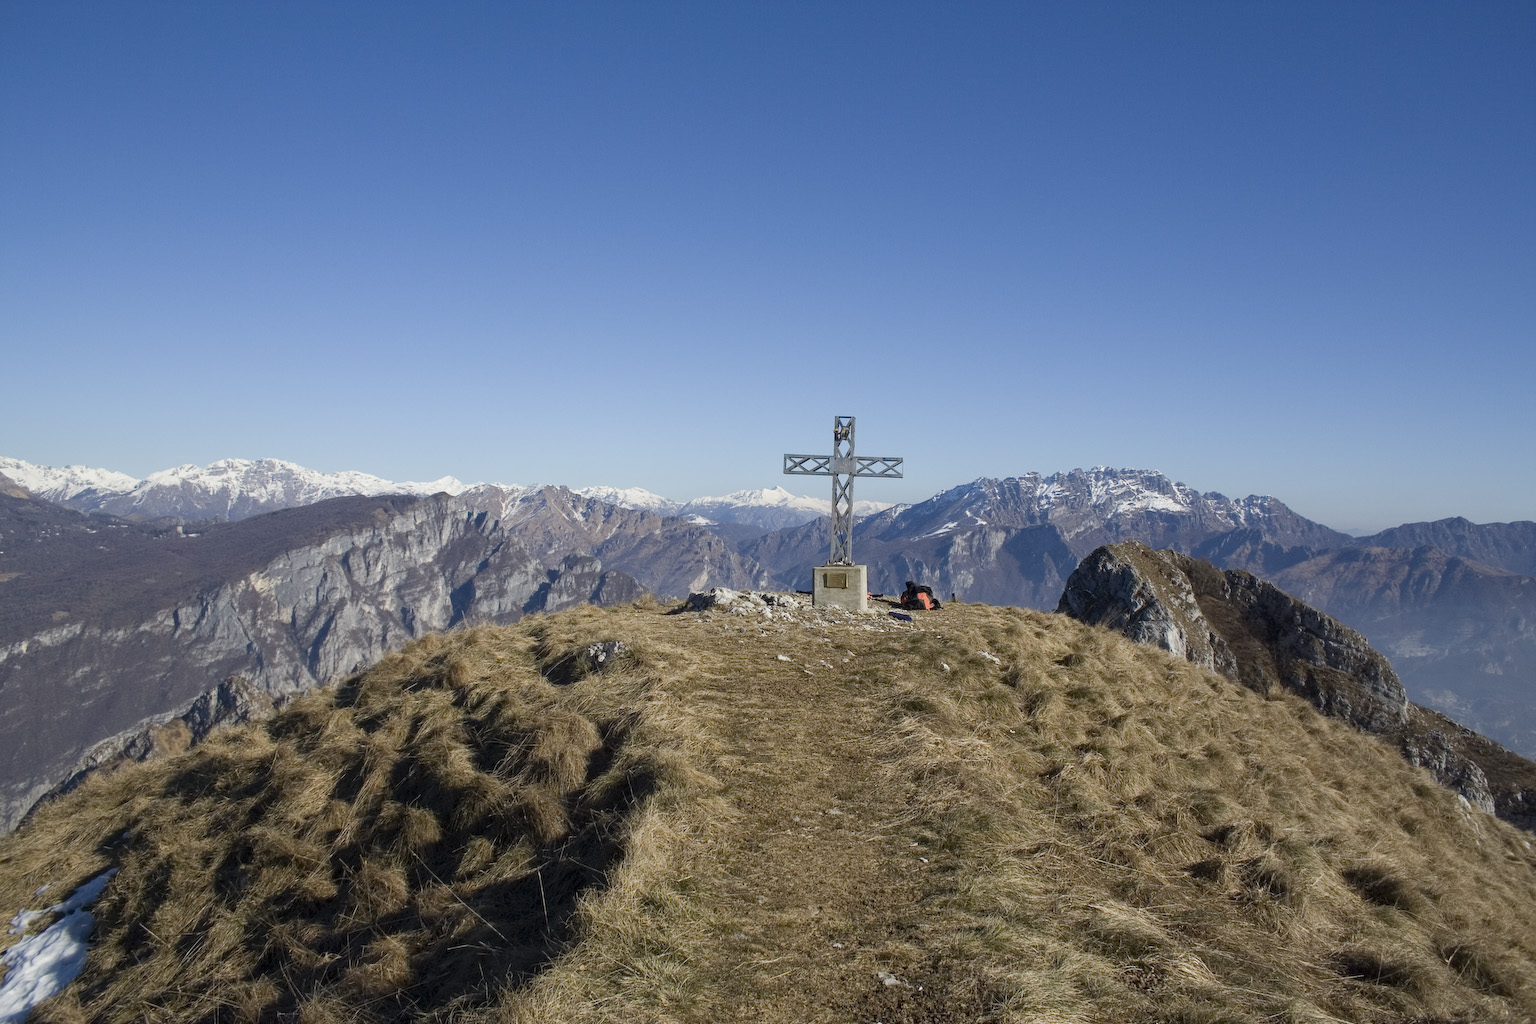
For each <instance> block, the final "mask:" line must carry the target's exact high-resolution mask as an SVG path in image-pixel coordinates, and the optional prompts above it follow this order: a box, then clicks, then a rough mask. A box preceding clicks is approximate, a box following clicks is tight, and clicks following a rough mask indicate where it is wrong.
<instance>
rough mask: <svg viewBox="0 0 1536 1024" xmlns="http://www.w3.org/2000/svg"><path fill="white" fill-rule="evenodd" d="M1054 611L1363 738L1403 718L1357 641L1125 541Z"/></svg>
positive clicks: (1383, 669)
mask: <svg viewBox="0 0 1536 1024" xmlns="http://www.w3.org/2000/svg"><path fill="white" fill-rule="evenodd" d="M1056 610H1057V611H1059V612H1063V613H1065V614H1067V615H1071V616H1072V617H1073V618H1075V619H1078V620H1080V621H1083V622H1088V623H1092V624H1094V625H1102V626H1107V627H1109V628H1110V629H1114V630H1116V631H1118V632H1120V633H1123V634H1125V635H1126V636H1127V637H1129V638H1130V639H1132V640H1135V641H1136V642H1137V643H1142V644H1151V645H1154V646H1157V647H1161V648H1163V650H1165V651H1169V652H1171V653H1173V654H1177V655H1179V656H1180V657H1183V658H1185V659H1186V660H1188V661H1191V662H1193V663H1195V664H1196V665H1200V666H1202V667H1204V668H1209V669H1213V670H1215V671H1217V672H1220V673H1221V674H1222V675H1224V676H1226V677H1227V678H1229V679H1231V680H1233V681H1234V682H1238V683H1241V684H1243V685H1244V686H1246V687H1248V688H1249V689H1251V690H1255V691H1257V692H1259V693H1271V692H1274V691H1275V690H1276V689H1285V690H1289V691H1291V692H1293V693H1296V694H1299V695H1301V696H1303V697H1305V698H1306V699H1307V700H1308V701H1310V702H1311V703H1312V705H1313V706H1314V707H1316V708H1317V709H1318V710H1319V711H1321V712H1323V713H1324V714H1326V715H1329V716H1331V717H1334V718H1341V719H1344V720H1345V721H1347V722H1349V723H1350V724H1352V725H1354V726H1356V727H1357V728H1360V729H1364V730H1366V731H1368V732H1381V731H1383V730H1386V729H1389V728H1392V727H1394V726H1398V725H1402V724H1403V723H1405V722H1406V721H1407V718H1408V696H1407V694H1406V692H1404V690H1403V684H1402V683H1401V682H1400V681H1399V680H1398V678H1397V673H1396V672H1394V671H1392V666H1391V664H1389V663H1388V661H1387V659H1386V658H1384V657H1382V656H1381V655H1380V654H1378V653H1377V652H1376V651H1375V650H1373V649H1372V648H1371V645H1370V644H1369V643H1367V642H1366V640H1365V638H1364V637H1363V636H1361V635H1360V634H1359V633H1357V632H1355V631H1354V630H1352V629H1350V628H1349V627H1348V626H1346V625H1344V624H1343V623H1341V622H1339V621H1338V620H1336V619H1332V618H1330V617H1328V616H1327V615H1324V614H1323V613H1322V612H1319V611H1318V610H1317V609H1315V608H1311V607H1309V606H1307V605H1305V604H1302V603H1301V602H1300V601H1297V600H1296V599H1295V598H1293V597H1291V596H1290V595H1289V594H1287V593H1285V592H1284V591H1282V590H1280V589H1279V588H1278V587H1276V586H1274V585H1273V584H1270V583H1266V582H1265V581H1263V580H1261V579H1259V578H1257V577H1256V576H1253V575H1252V574H1250V573H1246V572H1242V571H1241V570H1236V569H1230V570H1227V571H1225V572H1223V571H1222V570H1220V569H1217V568H1215V567H1214V566H1212V565H1211V564H1210V563H1208V562H1203V561H1201V560H1199V559H1196V558H1191V557H1190V556H1188V555H1184V554H1180V553H1179V552H1177V551H1154V550H1152V549H1151V548H1149V547H1147V546H1146V545H1145V544H1142V543H1140V542H1139V541H1127V542H1125V543H1123V544H1115V545H1111V546H1106V547H1102V548H1099V549H1097V550H1096V551H1094V552H1093V553H1092V554H1090V555H1089V556H1088V557H1087V558H1085V559H1084V560H1083V562H1082V564H1081V565H1079V566H1078V568H1077V570H1076V571H1075V572H1073V574H1072V576H1071V577H1070V578H1069V579H1068V580H1067V586H1066V589H1065V590H1064V591H1063V592H1062V596H1061V601H1060V603H1059V604H1058V606H1057V609H1056Z"/></svg>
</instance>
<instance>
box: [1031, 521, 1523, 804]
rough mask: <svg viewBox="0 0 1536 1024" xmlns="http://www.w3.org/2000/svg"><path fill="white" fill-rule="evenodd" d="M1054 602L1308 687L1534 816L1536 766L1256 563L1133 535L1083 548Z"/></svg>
mask: <svg viewBox="0 0 1536 1024" xmlns="http://www.w3.org/2000/svg"><path fill="white" fill-rule="evenodd" d="M1056 610H1057V611H1058V612H1061V613H1064V614H1067V615H1070V616H1072V617H1073V618H1075V619H1078V620H1080V621H1083V622H1088V623H1091V624H1095V625H1102V626H1106V627H1108V628H1110V629H1114V630H1116V631H1117V632H1120V633H1122V634H1124V635H1125V636H1127V637H1129V638H1130V639H1132V640H1134V641H1136V642H1137V643H1141V644H1147V645H1150V646H1156V647H1161V648H1162V649H1163V650H1166V651H1169V652H1171V653H1173V654H1176V655H1178V656H1180V657H1182V658H1185V659H1186V660H1188V661H1190V662H1193V663H1194V664H1196V665H1200V666H1202V667H1205V668H1209V669H1212V670H1214V671H1216V672H1219V673H1221V674H1222V675H1224V676H1226V677H1227V678H1229V679H1231V680H1233V681H1234V682H1237V683H1240V684H1242V685H1243V686H1246V687H1248V688H1249V689H1251V690H1255V691H1257V692H1259V693H1265V694H1269V693H1274V692H1277V691H1279V690H1285V691H1289V692H1291V693H1295V694H1298V695H1300V696H1301V697H1303V698H1305V699H1306V700H1307V701H1309V702H1310V703H1311V704H1312V705H1313V706H1314V707H1315V708H1317V709H1318V710H1319V711H1320V712H1322V713H1323V714H1325V715H1328V716H1330V717H1332V718H1338V719H1341V720H1343V721H1345V722H1348V723H1349V724H1351V725H1353V726H1354V727H1356V728H1358V729H1361V730H1363V731H1365V732H1371V733H1376V734H1378V735H1381V736H1382V737H1383V738H1384V739H1386V740H1388V741H1389V742H1392V743H1394V744H1395V745H1396V746H1398V747H1399V749H1401V750H1402V752H1403V755H1404V757H1405V758H1407V759H1408V761H1410V762H1411V763H1412V764H1415V765H1419V766H1421V767H1423V768H1425V769H1426V770H1427V771H1429V772H1430V774H1431V775H1433V776H1434V777H1435V779H1436V780H1437V781H1439V782H1440V783H1441V784H1442V785H1444V786H1447V787H1448V788H1451V789H1453V790H1455V791H1457V792H1458V793H1460V794H1461V795H1462V796H1464V797H1466V798H1467V800H1468V801H1469V802H1470V803H1472V804H1473V805H1475V806H1477V807H1480V808H1482V809H1483V810H1485V811H1489V812H1490V813H1496V814H1498V815H1500V816H1501V817H1504V818H1506V819H1507V820H1509V821H1511V822H1513V823H1515V824H1518V825H1521V826H1522V827H1526V828H1531V827H1532V826H1533V825H1536V813H1533V812H1536V764H1532V763H1531V762H1529V761H1526V760H1525V759H1524V758H1521V757H1519V756H1518V755H1516V754H1514V753H1512V752H1510V751H1508V750H1505V749H1504V748H1502V747H1500V746H1499V745H1498V744H1496V743H1494V742H1493V741H1491V740H1489V739H1487V738H1486V737H1483V736H1479V735H1478V734H1476V733H1474V732H1471V731H1470V730H1467V729H1463V728H1461V727H1460V726H1458V725H1457V724H1456V723H1455V722H1453V721H1451V720H1450V719H1448V718H1445V716H1443V715H1440V714H1439V713H1437V712H1434V711H1430V710H1428V709H1425V708H1420V707H1418V706H1416V705H1414V704H1410V703H1409V702H1408V698H1407V694H1406V693H1405V692H1404V689H1403V685H1402V683H1401V681H1400V680H1399V679H1398V677H1397V673H1396V672H1394V671H1393V669H1392V666H1391V664H1390V663H1388V661H1387V659H1386V658H1385V657H1383V656H1382V655H1381V654H1380V653H1379V652H1377V651H1376V650H1374V649H1373V648H1372V647H1371V645H1370V644H1369V643H1367V642H1366V640H1365V638H1364V637H1363V636H1361V635H1360V634H1359V633H1357V632H1355V631H1354V630H1353V629H1350V628H1349V627H1348V626H1345V625H1344V624H1343V623H1341V622H1339V621H1338V620H1336V619H1333V618H1331V617H1329V616H1328V615H1325V614H1323V613H1322V612H1320V611H1318V610H1317V609H1316V608H1313V607H1311V606H1310V605H1307V604H1305V603H1303V602H1302V601H1299V600H1297V599H1296V598H1294V597H1292V596H1291V595H1289V594H1287V593H1285V592H1284V591H1283V590H1281V589H1280V588H1278V587H1276V586H1274V585H1273V584H1271V583H1268V582H1265V581H1264V580H1260V579H1258V578H1256V577H1254V576H1253V575H1251V574H1249V573H1246V572H1243V571H1241V570H1236V569H1229V570H1225V571H1223V570H1220V569H1217V568H1216V567H1215V566H1213V565H1211V564H1210V563H1208V562H1204V561H1201V560H1200V559H1196V558H1191V557H1190V556H1188V555H1184V554H1180V553H1178V552H1175V551H1154V550H1152V549H1151V548H1149V547H1147V546H1146V545H1145V544H1142V543H1140V542H1137V541H1128V542H1125V543H1122V544H1115V545H1110V546H1105V547H1101V548H1099V549H1097V550H1096V551H1094V552H1093V553H1092V554H1090V555H1089V556H1088V557H1087V558H1085V559H1084V560H1083V562H1082V564H1081V565H1079V566H1078V568H1077V570H1076V571H1075V572H1074V573H1073V574H1072V576H1071V577H1070V578H1069V579H1068V581H1067V586H1066V590H1065V591H1064V592H1063V593H1062V596H1061V601H1060V603H1059V604H1058V606H1057V609H1056Z"/></svg>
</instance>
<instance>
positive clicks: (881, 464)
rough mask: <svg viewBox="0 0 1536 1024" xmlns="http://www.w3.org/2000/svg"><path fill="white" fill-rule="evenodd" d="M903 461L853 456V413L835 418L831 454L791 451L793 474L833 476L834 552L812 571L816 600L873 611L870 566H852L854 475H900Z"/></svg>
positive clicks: (787, 464)
mask: <svg viewBox="0 0 1536 1024" xmlns="http://www.w3.org/2000/svg"><path fill="white" fill-rule="evenodd" d="M902 461H903V460H901V459H895V458H890V457H888V456H881V457H879V458H869V457H865V456H858V455H854V454H853V417H852V416H836V417H833V420H832V454H831V455H786V456H784V472H785V473H786V474H788V475H792V476H793V475H800V476H830V477H831V478H832V554H831V557H829V558H828V559H827V564H826V565H823V566H821V567H819V568H817V569H816V570H815V571H814V572H813V573H812V574H811V577H812V579H811V594H812V597H811V601H812V603H813V604H815V605H817V606H818V607H820V606H824V605H836V606H837V607H840V608H848V609H850V610H853V611H861V612H862V611H867V610H868V609H869V600H868V598H869V588H868V580H869V574H868V568H867V567H866V566H862V565H854V564H853V478H854V477H856V476H883V477H891V478H898V479H899V478H900V477H901V464H902Z"/></svg>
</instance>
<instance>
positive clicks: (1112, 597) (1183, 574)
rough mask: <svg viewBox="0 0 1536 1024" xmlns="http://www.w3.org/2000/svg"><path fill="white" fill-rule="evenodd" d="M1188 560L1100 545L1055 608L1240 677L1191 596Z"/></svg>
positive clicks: (1134, 546)
mask: <svg viewBox="0 0 1536 1024" xmlns="http://www.w3.org/2000/svg"><path fill="white" fill-rule="evenodd" d="M1191 561H1192V560H1191V559H1190V558H1189V557H1188V556H1186V555H1181V554H1179V553H1178V552H1176V551H1154V550H1153V549H1151V548H1149V547H1147V546H1146V545H1145V544H1140V543H1136V542H1129V543H1125V544H1117V545H1114V546H1112V547H1111V546H1105V547H1101V548H1099V549H1098V550H1096V551H1094V552H1093V553H1092V554H1090V555H1089V556H1088V557H1087V558H1086V559H1084V560H1083V561H1082V563H1081V564H1080V565H1079V566H1078V568H1077V570H1076V571H1074V572H1073V573H1072V575H1071V576H1070V577H1069V578H1068V580H1067V586H1066V589H1065V590H1064V591H1062V595H1061V602H1060V603H1059V604H1058V605H1057V608H1056V610H1057V611H1058V612H1063V613H1065V614H1067V615H1070V616H1072V617H1073V618H1074V619H1077V620H1079V621H1081V622H1089V623H1093V624H1094V625H1099V626H1105V627H1107V628H1109V629H1113V630H1115V631H1116V632H1117V633H1123V634H1124V635H1125V636H1127V637H1129V638H1130V639H1131V640H1134V641H1135V642H1136V643H1138V644H1147V645H1150V646H1153V647H1161V648H1162V649H1163V650H1165V651H1168V652H1170V653H1172V654H1176V655H1178V656H1179V657H1181V658H1183V659H1185V660H1186V661H1190V662H1193V663H1194V664H1196V665H1199V666H1200V667H1201V668H1208V669H1211V670H1213V671H1216V672H1220V673H1221V674H1222V675H1224V676H1227V677H1228V678H1230V679H1233V680H1238V666H1237V659H1236V658H1235V657H1234V656H1233V654H1232V649H1231V648H1230V647H1228V646H1227V642H1226V640H1224V639H1223V638H1222V637H1221V635H1220V634H1218V633H1216V632H1214V631H1213V630H1212V629H1211V627H1210V624H1209V623H1208V622H1206V621H1205V616H1204V614H1203V613H1202V612H1201V611H1200V603H1199V602H1198V601H1197V600H1196V599H1195V591H1194V585H1193V581H1192V580H1191V579H1190V576H1189V572H1188V565H1189V563H1190V562H1191Z"/></svg>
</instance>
